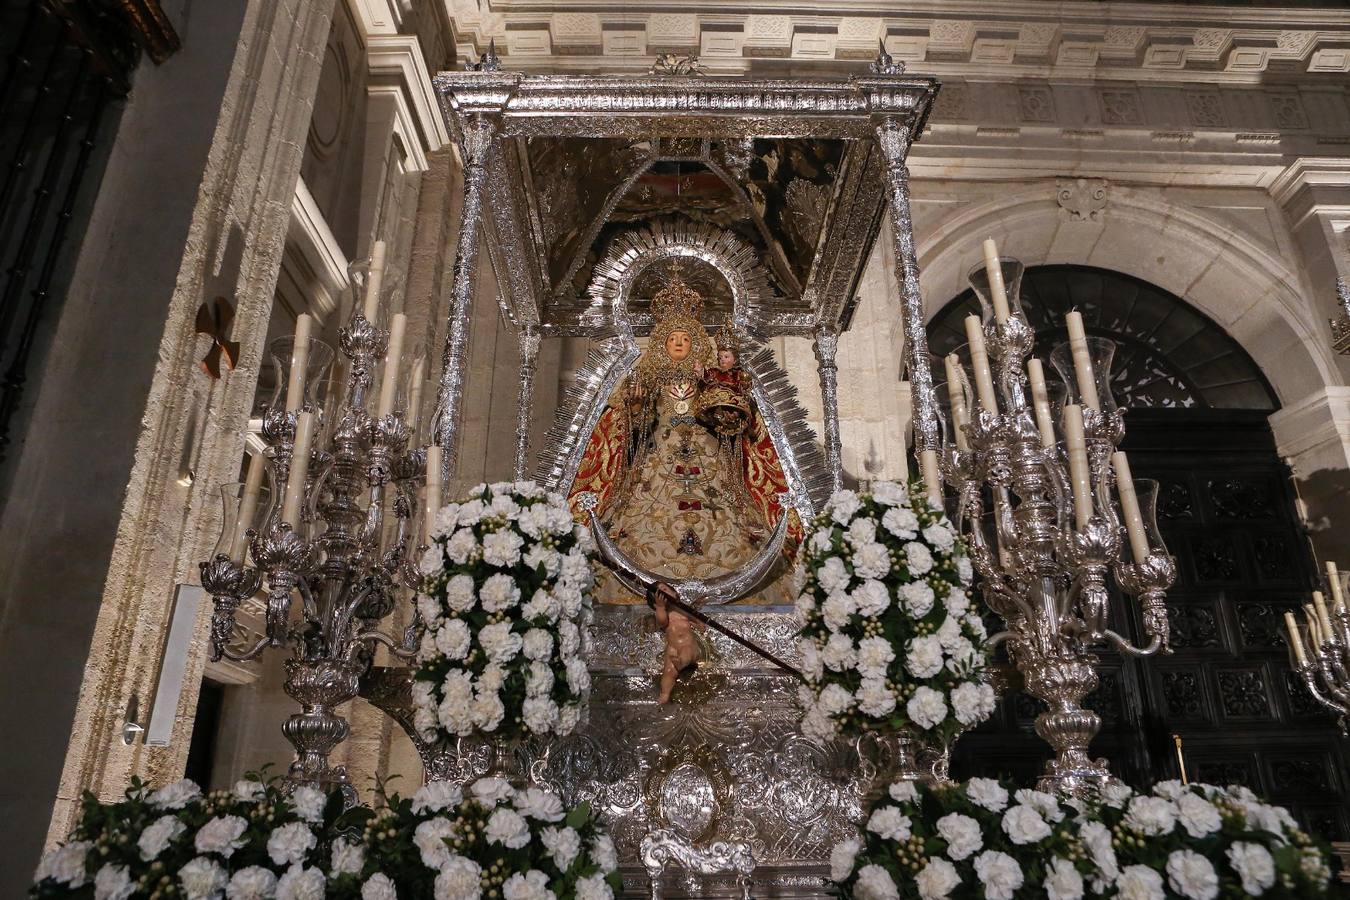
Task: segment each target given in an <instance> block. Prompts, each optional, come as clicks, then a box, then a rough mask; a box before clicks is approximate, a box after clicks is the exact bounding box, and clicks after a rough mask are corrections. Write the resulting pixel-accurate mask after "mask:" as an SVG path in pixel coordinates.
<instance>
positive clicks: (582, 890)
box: [577, 873, 614, 900]
mask: <svg viewBox="0 0 1350 900" xmlns="http://www.w3.org/2000/svg"><path fill="white" fill-rule="evenodd" d="M577 900H614V889H613V888H611V887H610V886H609V883H608V882H607V881H605V876H603V875H601V874H599V873H597V874H595V875H587V876H586V877H585V878H578V879H577Z"/></svg>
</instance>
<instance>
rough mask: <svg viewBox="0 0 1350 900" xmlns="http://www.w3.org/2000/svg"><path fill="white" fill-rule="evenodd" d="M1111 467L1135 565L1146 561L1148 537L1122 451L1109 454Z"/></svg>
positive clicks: (1127, 463)
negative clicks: (1114, 474) (1114, 472)
mask: <svg viewBox="0 0 1350 900" xmlns="http://www.w3.org/2000/svg"><path fill="white" fill-rule="evenodd" d="M1111 467H1112V468H1114V469H1115V470H1116V493H1118V494H1120V511H1121V512H1122V513H1124V514H1125V534H1126V536H1128V537H1129V539H1130V554H1131V555H1132V556H1134V561H1135V562H1136V563H1142V562H1143V561H1144V560H1146V559H1148V535H1147V534H1146V533H1145V532H1144V516H1143V514H1142V513H1141V512H1140V511H1139V496H1138V494H1136V493H1135V490H1134V478H1133V477H1132V476H1131V475H1130V461H1129V459H1128V458H1126V456H1125V452H1124V451H1123V450H1117V451H1116V452H1115V453H1112V454H1111Z"/></svg>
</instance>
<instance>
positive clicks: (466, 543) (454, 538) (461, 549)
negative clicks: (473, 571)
mask: <svg viewBox="0 0 1350 900" xmlns="http://www.w3.org/2000/svg"><path fill="white" fill-rule="evenodd" d="M467 505H468V504H465V506H467ZM460 512H461V515H462V513H463V509H461V511H460ZM477 550H478V538H477V537H475V536H474V533H473V531H472V529H469V528H461V529H459V530H458V531H456V532H455V533H454V534H452V535H450V540H448V541H446V542H445V555H446V556H448V557H450V561H451V562H453V563H454V564H455V565H457V566H462V565H464V564H465V563H466V562H468V561H469V558H470V557H472V556H473V554H474V553H475V552H477Z"/></svg>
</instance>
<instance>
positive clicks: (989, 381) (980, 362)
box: [966, 314, 998, 414]
mask: <svg viewBox="0 0 1350 900" xmlns="http://www.w3.org/2000/svg"><path fill="white" fill-rule="evenodd" d="M966 341H967V342H968V343H969V345H970V367H971V369H973V370H974V372H975V394H976V396H977V397H978V399H979V401H980V407H981V408H982V409H987V410H988V411H989V412H991V413H995V414H997V413H998V398H997V397H996V396H995V395H994V375H993V373H992V372H990V371H989V353H988V351H986V350H985V348H984V328H983V327H982V326H981V325H980V317H979V316H977V315H974V314H972V315H969V316H966Z"/></svg>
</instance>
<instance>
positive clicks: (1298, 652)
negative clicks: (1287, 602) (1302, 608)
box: [1284, 612, 1308, 666]
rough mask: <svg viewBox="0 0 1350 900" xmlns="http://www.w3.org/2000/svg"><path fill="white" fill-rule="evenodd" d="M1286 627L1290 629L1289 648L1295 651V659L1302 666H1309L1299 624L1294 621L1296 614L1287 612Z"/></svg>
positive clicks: (1285, 617)
mask: <svg viewBox="0 0 1350 900" xmlns="http://www.w3.org/2000/svg"><path fill="white" fill-rule="evenodd" d="M1284 627H1285V628H1287V629H1289V646H1290V647H1292V648H1293V649H1294V658H1295V659H1297V660H1298V664H1299V665H1300V666H1306V665H1307V664H1308V654H1307V652H1306V651H1305V650H1304V649H1303V639H1302V638H1301V637H1300V636H1299V633H1298V623H1297V622H1295V621H1294V614H1293V613H1291V612H1286V613H1285V614H1284Z"/></svg>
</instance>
